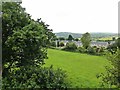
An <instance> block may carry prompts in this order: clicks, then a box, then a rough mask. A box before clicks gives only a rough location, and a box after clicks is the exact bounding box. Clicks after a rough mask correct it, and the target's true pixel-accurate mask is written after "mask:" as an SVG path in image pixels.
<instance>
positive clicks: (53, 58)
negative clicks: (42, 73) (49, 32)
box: [44, 49, 109, 88]
mask: <svg viewBox="0 0 120 90" xmlns="http://www.w3.org/2000/svg"><path fill="white" fill-rule="evenodd" d="M50 65H53V67H54V68H55V69H56V68H61V69H63V70H65V71H66V73H67V75H68V77H67V80H68V81H69V82H71V85H72V87H90V88H95V87H99V82H100V79H97V78H96V75H97V74H99V73H102V72H105V68H104V66H106V65H109V63H108V61H107V59H106V58H105V57H103V56H93V55H87V54H81V53H74V52H66V51H61V50H55V49H48V59H47V60H45V65H44V66H45V67H49V66H50Z"/></svg>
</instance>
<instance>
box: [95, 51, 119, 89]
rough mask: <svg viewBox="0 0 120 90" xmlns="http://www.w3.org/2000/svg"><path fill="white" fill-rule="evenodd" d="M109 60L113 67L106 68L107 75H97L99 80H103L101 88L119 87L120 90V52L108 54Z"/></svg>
mask: <svg viewBox="0 0 120 90" xmlns="http://www.w3.org/2000/svg"><path fill="white" fill-rule="evenodd" d="M107 58H108V60H109V61H110V62H109V63H110V64H111V66H106V67H105V69H106V73H101V74H98V75H96V76H97V78H101V79H102V82H101V86H102V87H105V86H109V88H111V87H117V88H119V89H120V50H119V49H117V51H116V52H115V53H114V54H112V53H110V52H108V54H107Z"/></svg>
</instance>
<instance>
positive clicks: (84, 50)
mask: <svg viewBox="0 0 120 90" xmlns="http://www.w3.org/2000/svg"><path fill="white" fill-rule="evenodd" d="M78 51H79V52H80V53H85V52H86V49H85V48H84V47H78Z"/></svg>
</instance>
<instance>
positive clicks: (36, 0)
mask: <svg viewBox="0 0 120 90" xmlns="http://www.w3.org/2000/svg"><path fill="white" fill-rule="evenodd" d="M118 1H119V0H22V6H23V7H25V8H26V12H27V13H29V14H30V15H31V16H32V18H33V19H35V20H36V19H37V18H42V20H43V21H44V22H46V24H49V25H50V27H49V28H50V29H53V32H74V33H85V32H113V33H117V32H118Z"/></svg>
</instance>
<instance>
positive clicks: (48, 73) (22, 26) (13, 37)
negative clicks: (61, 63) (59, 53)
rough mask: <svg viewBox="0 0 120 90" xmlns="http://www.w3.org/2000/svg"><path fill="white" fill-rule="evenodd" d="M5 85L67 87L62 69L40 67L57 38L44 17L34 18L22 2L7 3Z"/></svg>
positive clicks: (5, 9) (4, 17) (5, 10)
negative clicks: (51, 43)
mask: <svg viewBox="0 0 120 90" xmlns="http://www.w3.org/2000/svg"><path fill="white" fill-rule="evenodd" d="M2 18H3V19H2V20H3V22H2V26H3V33H2V35H3V39H2V46H3V49H2V53H3V54H2V55H3V64H2V65H3V67H2V69H3V70H2V71H3V72H2V75H3V76H2V78H3V88H63V87H65V83H64V79H65V77H66V74H65V73H64V71H62V70H61V69H57V70H53V68H52V67H50V68H39V67H38V66H41V65H42V64H44V59H46V58H47V47H48V46H49V45H50V42H51V41H53V40H54V39H55V35H54V34H53V33H52V30H50V29H48V26H49V25H47V24H45V23H44V22H43V21H41V19H38V20H37V21H34V20H32V19H31V18H30V15H29V14H27V13H25V9H23V8H22V7H21V5H20V3H15V2H14V3H11V2H6V3H3V17H2Z"/></svg>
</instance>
